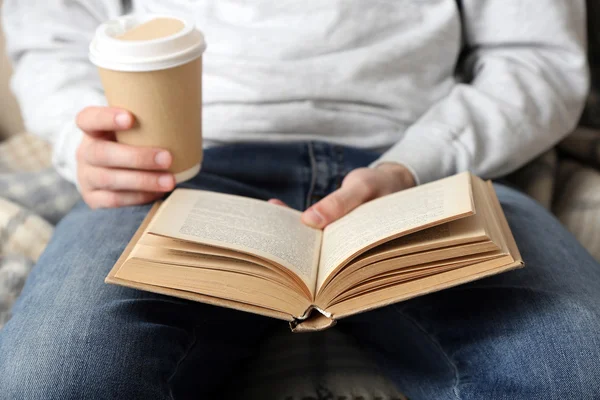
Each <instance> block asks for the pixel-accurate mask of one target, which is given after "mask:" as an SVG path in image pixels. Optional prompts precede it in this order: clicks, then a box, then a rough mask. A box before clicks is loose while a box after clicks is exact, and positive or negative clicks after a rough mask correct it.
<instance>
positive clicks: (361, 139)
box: [0, 0, 600, 400]
mask: <svg viewBox="0 0 600 400" xmlns="http://www.w3.org/2000/svg"><path fill="white" fill-rule="evenodd" d="M4 3H5V4H4V9H3V16H4V19H3V23H4V25H5V29H6V33H7V37H8V45H9V50H10V54H11V56H12V58H13V60H14V64H15V76H14V81H13V88H14V90H15V92H16V94H17V96H18V97H19V99H20V102H21V106H22V109H23V113H24V117H25V120H26V122H27V125H28V127H29V129H30V130H31V131H32V132H35V133H37V134H39V135H41V136H44V137H46V138H47V139H49V140H50V141H52V143H53V144H54V149H55V152H54V161H55V164H56V167H57V168H58V170H59V171H60V172H61V173H62V174H63V175H64V176H65V177H66V178H67V179H70V180H71V181H73V182H77V184H78V185H79V188H80V190H81V193H82V195H83V198H84V200H85V203H87V204H85V203H82V204H80V205H79V206H77V207H76V208H75V209H74V210H73V211H72V212H71V213H70V214H69V215H68V216H67V217H66V218H65V219H64V220H63V221H62V222H61V224H60V225H59V226H58V228H57V230H56V234H55V236H54V239H53V241H52V243H51V244H50V245H49V246H48V249H47V250H46V252H45V254H44V255H43V256H42V258H41V259H40V261H39V263H38V265H37V266H36V268H35V269H34V271H33V272H32V274H31V277H30V279H29V281H28V282H27V285H26V287H25V289H24V290H23V294H22V296H21V298H20V299H19V301H18V304H17V305H16V307H15V309H14V317H13V318H12V320H11V321H9V323H8V324H7V325H6V327H5V328H4V330H3V331H2V332H1V333H0V388H1V389H0V393H1V395H2V396H6V398H10V399H44V400H48V399H113V398H123V399H170V398H173V397H175V398H187V396H188V395H189V393H187V394H186V393H185V392H184V391H183V390H182V389H181V388H182V387H184V386H187V387H189V386H190V385H194V386H196V387H195V389H194V391H192V392H190V393H193V395H194V396H195V398H211V397H210V393H211V392H212V391H213V390H215V389H216V388H218V387H219V386H220V385H222V384H223V383H224V382H227V379H229V378H230V375H229V374H230V371H231V370H232V369H233V368H235V367H236V366H238V365H239V364H240V362H242V360H243V359H244V358H245V357H247V356H248V355H250V354H252V352H253V350H254V348H255V345H256V343H257V341H258V340H260V339H261V338H263V337H264V335H267V334H269V332H270V330H271V328H272V327H273V326H274V324H277V322H276V321H275V322H274V321H271V320H270V319H267V318H263V317H260V316H255V315H251V314H246V313H241V312H236V311H231V310H227V309H223V308H217V307H210V306H207V305H203V304H197V303H191V302H188V301H183V300H179V299H174V298H168V297H164V296H159V295H154V294H151V293H146V292H142V291H136V290H131V289H127V288H123V287H117V286H112V285H105V284H104V283H103V279H104V277H105V276H106V274H107V273H108V271H109V269H110V268H111V267H112V265H113V264H114V262H115V260H116V259H117V257H118V256H119V255H120V254H121V252H122V250H123V248H124V246H125V245H126V243H127V242H128V240H129V239H130V237H131V236H132V234H133V232H134V231H135V230H136V228H137V227H138V225H139V223H140V222H141V221H142V219H143V217H144V215H145V214H146V212H147V211H148V209H149V206H148V205H145V204H147V203H149V202H151V201H152V200H155V199H157V198H158V197H160V196H162V195H163V194H164V193H166V192H168V191H170V190H172V189H173V188H174V181H173V177H172V176H171V175H169V174H167V173H166V172H164V171H165V169H166V168H167V167H168V166H169V164H170V162H171V161H172V157H171V155H170V154H168V153H166V152H164V151H163V150H161V149H142V148H133V147H128V146H125V145H120V144H117V143H115V142H114V141H113V137H114V132H115V131H117V130H121V129H127V128H129V127H130V126H131V125H132V124H133V123H134V120H135V116H134V115H131V114H129V113H128V112H127V111H126V110H118V109H114V108H108V107H104V104H105V100H104V98H103V94H102V89H101V85H100V83H99V79H98V76H97V73H96V70H95V68H94V67H93V66H92V65H91V64H90V63H89V62H88V60H87V46H88V44H89V42H90V40H91V38H92V36H93V33H94V28H95V27H96V26H97V25H98V24H100V23H101V22H103V21H105V20H107V19H109V18H112V17H115V16H118V15H120V14H123V13H126V12H130V11H131V12H156V13H167V14H169V13H184V14H186V15H188V16H191V17H193V18H194V19H195V20H196V22H197V24H198V26H199V27H200V29H202V30H203V31H204V33H205V35H206V39H207V41H208V43H209V48H208V52H207V53H206V55H205V59H204V63H205V75H204V84H205V86H204V95H205V103H204V109H203V112H204V133H205V140H206V142H207V145H209V146H211V147H210V148H209V149H208V150H206V158H205V162H204V164H203V167H202V172H201V173H200V174H199V175H198V176H197V177H196V178H195V179H194V180H192V181H191V182H188V183H187V184H186V185H187V186H190V187H194V188H202V189H208V190H215V191H221V192H228V193H235V194H239V195H244V196H251V197H256V198H260V199H265V200H268V199H278V201H281V202H284V203H286V204H288V205H289V206H291V207H294V208H297V209H306V210H307V211H306V212H305V213H304V214H303V220H304V222H305V223H307V224H309V225H312V226H316V227H324V226H325V225H327V224H328V223H330V222H331V221H333V220H335V219H336V218H339V217H340V216H342V215H344V214H345V213H347V212H348V211H350V210H351V209H353V208H354V207H356V206H358V205H359V204H361V203H364V202H366V201H369V200H371V199H373V198H376V197H378V196H382V195H385V194H388V193H391V192H395V191H398V190H402V189H405V188H407V187H410V186H413V185H415V184H422V183H426V182H429V181H432V180H435V179H438V178H442V177H445V176H448V175H452V174H455V173H457V172H459V171H463V170H467V169H469V170H471V171H473V172H474V173H476V174H479V175H481V176H484V177H488V178H489V177H498V176H501V175H503V174H506V173H508V172H510V171H512V170H514V169H516V168H517V167H519V166H521V165H523V164H524V163H526V162H527V161H529V160H531V159H532V158H533V157H535V156H536V155H538V154H540V153H541V152H543V151H544V150H546V149H548V148H550V147H551V146H552V145H554V144H555V143H556V142H557V141H558V140H560V139H561V138H562V137H563V136H564V135H565V134H567V133H568V132H569V131H570V130H571V129H572V128H573V127H574V126H575V124H576V122H577V120H578V117H579V115H580V112H581V109H582V105H583V101H584V97H585V94H586V91H587V87H588V77H587V69H586V55H585V47H586V45H585V5H584V0H535V1H533V0H530V1H524V0H462V1H459V2H457V1H455V0H427V1H425V0H423V1H417V0H394V1H392V0H389V1H385V0H378V1H366V0H330V1H321V0H303V1H295V0H285V1H278V2H271V1H266V0H255V1H241V0H227V1H223V0H219V1H217V0H205V1H192V0H165V1H157V0H148V1H141V0H134V1H133V2H132V4H129V2H122V1H119V0H101V1H100V0H75V1H68V2H67V1H47V2H38V1H34V0H5V2H4ZM457 72H459V73H460V74H457ZM457 76H460V77H461V79H459V78H457ZM82 109H83V111H82ZM165 134H168V132H165ZM340 184H341V185H340ZM496 190H497V192H498V195H499V197H500V200H501V202H502V205H503V207H504V211H505V213H506V216H507V218H508V220H509V222H510V224H511V227H512V229H513V232H514V234H515V237H516V240H517V243H518V244H519V247H520V249H521V251H522V253H523V256H524V259H525V261H526V263H527V267H526V268H525V269H523V270H520V271H517V272H511V273H507V274H503V275H501V276H497V277H493V278H489V279H485V280H482V281H478V282H475V283H472V284H468V285H464V286H461V287H457V288H455V289H451V290H447V291H443V292H440V293H436V294H432V295H428V296H424V297H421V298H417V299H415V300H411V301H407V302H404V303H400V304H397V305H392V306H389V307H387V308H384V309H380V310H376V311H372V312H368V313H364V314H361V315H357V316H355V317H351V318H348V319H347V320H343V321H341V322H340V324H339V325H338V326H339V329H343V330H345V331H347V332H349V333H351V334H353V335H355V336H356V337H357V338H358V340H359V341H361V342H362V343H363V344H364V345H365V346H368V347H369V348H370V349H372V350H373V351H374V352H375V353H376V354H377V356H378V359H379V361H380V362H381V365H382V367H383V369H384V371H385V372H386V373H388V374H389V376H390V377H391V378H392V379H393V380H394V381H395V382H396V383H397V384H398V386H399V387H400V389H401V390H402V391H403V392H405V393H406V394H407V395H408V396H410V397H411V398H414V399H421V398H423V399H448V398H461V399H463V398H464V399H468V398H477V399H496V398H510V399H534V398H557V399H558V398H592V397H593V396H594V395H596V394H597V393H600V365H599V364H600V361H599V360H600V336H599V334H600V267H599V265H598V264H597V263H596V262H595V261H594V260H593V259H592V258H591V256H590V255H589V254H588V253H587V252H586V251H585V250H584V249H583V248H582V247H581V246H580V245H579V244H578V243H577V242H576V241H575V239H574V238H573V237H572V236H571V235H569V234H568V233H567V232H566V231H565V230H564V229H563V228H562V227H561V226H560V224H559V223H558V222H557V221H556V220H555V219H553V217H551V216H550V215H549V214H548V213H547V212H546V211H544V210H543V209H542V208H541V207H540V206H538V205H537V204H536V203H534V202H533V201H532V200H530V199H528V198H527V197H525V196H523V195H521V194H519V193H517V192H515V191H513V190H511V189H509V188H507V187H505V186H502V185H496ZM273 201H275V200H273ZM276 202H277V201H276ZM239 323H244V324H246V325H247V326H252V330H250V331H249V332H248V333H247V334H245V335H244V336H243V337H239V336H238V335H237V334H235V333H234V331H235V330H234V329H231V328H232V327H234V326H236V325H237V324H239ZM190 397H191V395H190Z"/></svg>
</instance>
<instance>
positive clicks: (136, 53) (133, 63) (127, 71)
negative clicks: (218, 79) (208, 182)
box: [90, 15, 206, 183]
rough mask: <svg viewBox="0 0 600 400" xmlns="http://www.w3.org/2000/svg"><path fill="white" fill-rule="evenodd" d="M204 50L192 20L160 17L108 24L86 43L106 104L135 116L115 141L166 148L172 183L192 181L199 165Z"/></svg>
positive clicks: (121, 19)
mask: <svg viewBox="0 0 600 400" xmlns="http://www.w3.org/2000/svg"><path fill="white" fill-rule="evenodd" d="M205 49H206V43H205V41H204V36H203V35H202V33H201V32H200V31H199V30H198V29H196V27H195V26H194V23H193V22H191V21H188V20H186V19H184V18H180V17H173V16H165V15H145V16H127V17H122V18H117V19H115V20H111V21H108V22H106V23H105V24H103V25H101V26H100V27H99V28H98V29H97V30H96V35H95V37H94V40H93V41H92V43H91V45H90V60H91V62H92V63H94V64H95V65H96V66H97V67H98V70H99V72H100V78H101V80H102V85H103V86H104V92H105V95H106V98H107V100H108V104H109V105H110V106H114V107H119V108H123V109H126V110H128V111H131V112H132V113H133V114H134V115H135V117H136V124H135V126H134V127H133V128H132V129H130V130H128V131H122V132H117V141H118V142H119V143H125V144H129V145H133V146H147V147H160V148H164V149H167V150H169V151H170V152H171V154H172V155H173V165H172V166H171V168H170V169H169V171H170V172H172V173H173V174H174V175H175V179H176V181H177V182H178V183H179V182H183V181H186V180H189V179H191V178H193V177H194V176H195V175H196V174H197V173H198V172H199V171H200V167H201V164H202V157H203V152H202V54H203V53H204V50H205Z"/></svg>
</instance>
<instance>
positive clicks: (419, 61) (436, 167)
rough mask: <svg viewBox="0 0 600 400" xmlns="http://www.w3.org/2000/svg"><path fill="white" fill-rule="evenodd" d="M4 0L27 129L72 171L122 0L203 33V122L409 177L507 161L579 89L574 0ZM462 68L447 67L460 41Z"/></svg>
mask: <svg viewBox="0 0 600 400" xmlns="http://www.w3.org/2000/svg"><path fill="white" fill-rule="evenodd" d="M124 3H129V2H124V1H119V0H69V1H67V0H44V1H39V0H5V1H4V7H3V24H4V28H5V31H6V32H5V33H6V37H7V43H8V49H9V53H10V55H11V57H12V60H13V62H14V67H15V75H14V78H13V81H12V88H13V90H14V92H15V93H16V95H17V97H18V99H19V101H20V104H21V107H22V111H23V114H24V118H25V122H26V125H27V128H28V129H29V130H30V131H31V132H33V133H36V134H38V135H40V136H42V137H44V138H46V139H47V140H49V141H50V142H52V143H53V145H54V162H55V165H56V167H57V168H58V170H59V171H60V172H61V174H62V175H63V176H65V177H67V178H68V179H70V180H71V181H74V180H75V176H76V174H75V168H76V163H75V151H76V148H77V146H78V144H79V142H80V140H81V135H82V133H81V132H80V131H79V130H78V129H77V127H76V126H75V115H76V114H77V112H78V111H80V110H81V109H82V108H83V107H84V106H88V105H101V104H104V103H105V99H104V96H103V93H102V87H101V85H100V81H99V77H98V74H97V72H96V68H95V67H94V66H93V65H91V64H90V62H89V61H88V44H89V42H90V40H91V39H92V36H93V33H94V29H95V28H96V27H97V25H99V24H100V23H101V22H103V21H105V20H107V19H109V18H112V17H115V16H117V15H120V14H123V13H126V12H130V11H131V12H135V13H145V12H160V13H169V12H179V13H181V12H183V13H185V14H187V15H189V16H193V17H194V18H195V20H196V22H197V25H198V27H199V28H200V29H201V30H202V31H203V32H204V33H205V36H206V39H207V42H208V51H207V53H206V55H205V58H204V64H205V70H204V109H203V112H204V137H205V138H206V142H207V144H209V145H214V144H219V143H231V142H240V141H299V140H324V141H329V142H332V143H339V144H344V145H349V146H357V147H363V148H371V149H379V150H382V151H384V153H383V155H382V157H381V159H380V160H379V161H378V162H381V161H396V162H400V163H403V164H405V165H407V166H408V167H409V168H410V169H411V170H412V171H413V172H414V174H415V175H416V177H417V180H418V181H419V182H420V183H424V182H428V181H431V180H435V179H438V178H441V177H444V176H447V175H451V174H454V173H457V172H459V171H463V170H467V169H468V170H471V171H473V172H474V173H476V174H478V175H481V176H484V177H496V176H499V175H502V174H505V173H508V172H510V171H512V170H514V169H516V168H517V167H519V166H521V165H522V164H524V163H525V162H527V161H529V160H531V159H532V158H534V157H535V156H536V155H538V154H540V153H541V152H543V151H544V150H546V149H548V148H550V147H551V146H552V145H553V144H555V143H556V142H557V141H558V140H560V139H561V138H562V137H563V136H564V135H565V134H567V133H568V132H569V131H570V130H571V129H572V128H573V127H574V125H575V124H576V122H577V120H578V118H579V115H580V112H581V110H582V106H583V103H584V97H585V95H586V93H587V89H588V75H587V65H586V54H585V50H586V49H585V48H586V36H585V25H586V24H585V21H586V18H585V17H586V15H585V1H584V0H462V1H460V2H459V3H462V8H460V7H459V6H458V5H457V1H456V0H419V1H417V0H393V1H392V0H327V1H324V0H277V1H270V0H252V1H250V0H203V1H200V0H143V1H142V0H133V1H132V3H133V4H132V5H131V8H130V9H129V7H126V6H125V5H124ZM461 50H464V53H463V56H464V58H461V60H462V62H463V63H462V65H464V67H465V68H464V73H463V74H462V75H461V76H462V79H459V78H457V77H456V75H455V70H456V65H457V62H458V60H459V54H460V53H461Z"/></svg>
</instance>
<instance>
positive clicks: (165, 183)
mask: <svg viewBox="0 0 600 400" xmlns="http://www.w3.org/2000/svg"><path fill="white" fill-rule="evenodd" d="M158 184H159V185H160V186H162V187H164V188H165V189H169V188H171V187H172V186H173V177H172V176H171V175H163V176H161V177H159V178H158Z"/></svg>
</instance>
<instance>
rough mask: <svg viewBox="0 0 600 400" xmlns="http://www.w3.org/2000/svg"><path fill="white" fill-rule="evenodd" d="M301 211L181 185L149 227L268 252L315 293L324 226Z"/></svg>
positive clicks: (252, 251) (209, 242) (154, 231)
mask: <svg viewBox="0 0 600 400" xmlns="http://www.w3.org/2000/svg"><path fill="white" fill-rule="evenodd" d="M300 215H301V214H300V212H299V211H296V210H293V209H291V208H287V207H282V206H277V205H273V204H269V203H267V202H265V201H261V200H256V199H251V198H246V197H241V196H233V195H227V194H221V193H214V192H208V191H201V190H189V189H177V190H175V191H174V192H173V194H171V196H170V197H169V198H168V199H167V200H166V201H165V202H164V204H163V205H162V206H161V209H160V210H159V212H158V213H157V215H156V216H155V217H154V220H153V221H152V222H151V224H150V227H149V229H148V231H149V232H150V233H152V234H157V235H163V236H168V237H171V238H178V239H183V240H188V241H192V242H196V243H203V244H207V245H211V246H217V247H224V248H228V249H233V250H237V251H241V252H244V253H250V254H252V255H256V256H258V257H262V258H264V259H267V260H269V261H272V262H274V263H276V264H279V265H281V266H283V267H285V268H287V269H289V270H290V271H291V272H293V273H294V274H296V275H297V276H298V277H299V278H300V279H301V280H302V281H303V282H304V283H305V284H306V285H307V287H308V288H309V290H310V292H311V294H313V291H314V287H315V280H316V276H317V265H318V258H319V249H320V245H321V235H322V232H321V231H320V230H318V229H312V228H309V227H307V226H306V225H304V224H302V222H301V221H300Z"/></svg>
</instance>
